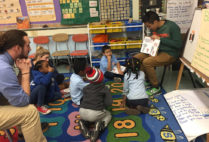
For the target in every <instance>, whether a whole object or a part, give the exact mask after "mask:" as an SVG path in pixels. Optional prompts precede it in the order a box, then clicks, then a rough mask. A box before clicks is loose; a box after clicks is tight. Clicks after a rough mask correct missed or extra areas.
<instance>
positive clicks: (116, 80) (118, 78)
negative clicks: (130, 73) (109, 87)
mask: <svg viewBox="0 0 209 142" xmlns="http://www.w3.org/2000/svg"><path fill="white" fill-rule="evenodd" d="M113 80H114V82H118V83H119V82H121V81H122V80H121V78H120V77H114V78H113Z"/></svg>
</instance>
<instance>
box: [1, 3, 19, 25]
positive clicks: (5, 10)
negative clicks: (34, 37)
mask: <svg viewBox="0 0 209 142" xmlns="http://www.w3.org/2000/svg"><path fill="white" fill-rule="evenodd" d="M17 16H22V11H21V7H20V3H18V2H16V0H4V1H3V0H1V1H0V24H11V23H16V17H17Z"/></svg>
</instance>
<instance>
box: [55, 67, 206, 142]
mask: <svg viewBox="0 0 209 142" xmlns="http://www.w3.org/2000/svg"><path fill="white" fill-rule="evenodd" d="M163 69H164V67H157V68H156V73H157V77H158V80H161V77H162V74H163ZM57 70H58V72H59V73H69V72H72V69H70V68H69V66H67V65H66V64H65V65H59V66H57ZM178 72H179V70H175V71H173V70H172V68H167V70H166V74H165V77H164V81H163V84H162V86H163V88H164V90H165V91H166V92H171V91H173V90H175V87H176V80H177V76H178ZM192 77H193V79H194V82H195V84H196V87H197V88H202V87H206V86H205V84H204V83H203V82H202V81H201V80H200V79H199V78H198V77H197V76H196V75H195V74H192ZM179 89H194V86H193V83H192V81H191V78H190V76H189V73H188V70H185V69H184V71H183V74H182V78H181V81H180V85H179ZM200 139H201V140H203V141H204V142H206V136H205V135H204V136H201V137H200Z"/></svg>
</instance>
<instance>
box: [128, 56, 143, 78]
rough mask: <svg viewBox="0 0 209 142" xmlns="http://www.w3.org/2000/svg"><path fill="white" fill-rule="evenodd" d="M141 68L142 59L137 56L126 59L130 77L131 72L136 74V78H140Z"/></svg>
mask: <svg viewBox="0 0 209 142" xmlns="http://www.w3.org/2000/svg"><path fill="white" fill-rule="evenodd" d="M139 69H140V60H139V59H137V58H134V57H132V58H128V59H126V73H127V74H128V79H129V78H130V75H131V73H134V74H136V77H135V78H134V79H138V76H139Z"/></svg>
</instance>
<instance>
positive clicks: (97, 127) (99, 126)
mask: <svg viewBox="0 0 209 142" xmlns="http://www.w3.org/2000/svg"><path fill="white" fill-rule="evenodd" d="M104 127H105V125H104V121H98V122H96V123H95V128H94V130H93V131H92V132H91V137H90V141H91V142H96V140H97V139H98V137H99V134H100V132H101V131H102V130H104Z"/></svg>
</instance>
